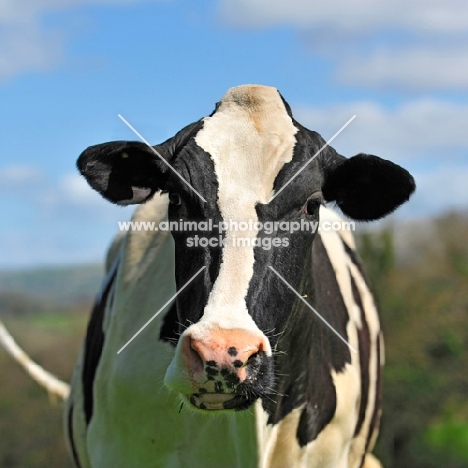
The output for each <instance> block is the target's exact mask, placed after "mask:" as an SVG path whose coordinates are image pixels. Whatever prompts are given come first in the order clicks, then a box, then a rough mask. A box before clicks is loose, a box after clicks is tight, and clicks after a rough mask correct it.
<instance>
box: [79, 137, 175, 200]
mask: <svg viewBox="0 0 468 468" xmlns="http://www.w3.org/2000/svg"><path fill="white" fill-rule="evenodd" d="M155 149H156V150H157V151H158V153H161V152H164V150H163V148H162V147H157V146H156V147H155ZM162 156H163V157H164V154H163V155H162ZM77 166H78V170H79V171H80V173H81V174H82V175H83V176H84V177H85V178H86V180H87V181H88V183H89V185H91V187H92V188H93V189H95V190H97V191H98V192H99V193H100V194H101V195H102V196H103V197H104V198H106V199H107V200H109V201H111V202H112V203H117V204H119V205H132V204H135V203H143V202H145V201H146V200H148V199H149V198H151V197H152V196H153V194H154V193H155V192H156V191H157V190H160V189H161V188H162V187H163V186H164V183H165V181H166V180H167V173H168V167H167V166H166V164H165V163H164V162H163V161H161V159H160V158H159V156H158V155H157V154H156V152H155V151H153V149H152V148H150V147H149V146H147V145H145V144H144V143H140V142H137V141H113V142H110V143H103V144H101V145H96V146H90V147H89V148H87V149H86V150H85V151H83V153H82V154H81V155H80V157H79V158H78V161H77Z"/></svg>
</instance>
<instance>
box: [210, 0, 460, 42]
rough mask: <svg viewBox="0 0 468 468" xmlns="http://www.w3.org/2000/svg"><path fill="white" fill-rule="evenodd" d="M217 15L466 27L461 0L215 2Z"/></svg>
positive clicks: (449, 29)
mask: <svg viewBox="0 0 468 468" xmlns="http://www.w3.org/2000/svg"><path fill="white" fill-rule="evenodd" d="M219 8H220V12H221V15H222V17H223V18H224V19H225V20H226V21H228V22H230V23H231V24H234V25H236V26H248V27H256V26H263V27H265V26H274V25H280V24H283V25H284V24H287V25H292V26H297V27H299V28H301V29H311V28H319V29H326V28H327V29H331V30H332V31H334V32H335V31H339V32H341V33H342V34H348V33H352V34H353V35H356V34H357V35H366V34H368V33H370V32H379V31H382V29H387V30H388V29H393V30H400V31H401V30H406V31H409V32H411V33H413V34H414V33H417V32H423V33H425V32H428V31H431V32H436V33H443V34H449V35H452V34H454V33H464V32H466V30H467V28H468V3H467V2H466V1H465V0H394V1H392V2H390V1H388V0H355V1H352V2H350V1H349V0H331V1H328V2H311V1H310V0H289V1H287V2H284V1H274V0H273V1H272V0H221V2H220V6H219Z"/></svg>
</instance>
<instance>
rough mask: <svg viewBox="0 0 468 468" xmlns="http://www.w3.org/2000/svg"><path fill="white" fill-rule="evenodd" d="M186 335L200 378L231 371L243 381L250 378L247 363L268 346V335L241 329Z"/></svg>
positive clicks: (193, 370) (192, 365)
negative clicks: (197, 335)
mask: <svg viewBox="0 0 468 468" xmlns="http://www.w3.org/2000/svg"><path fill="white" fill-rule="evenodd" d="M185 339H186V340H187V341H186V343H185V346H184V347H185V349H186V353H185V354H186V356H187V357H188V358H189V359H188V361H189V362H188V366H189V369H190V373H191V374H192V377H194V378H195V380H199V381H201V380H203V379H206V378H208V379H210V377H214V378H216V375H217V374H221V375H223V374H224V375H226V372H229V373H230V374H234V375H236V376H237V378H238V381H239V382H243V381H245V380H246V379H247V378H248V374H247V370H246V368H247V366H248V365H249V364H250V363H252V362H254V361H255V360H256V358H257V357H258V355H259V354H260V353H261V352H262V351H266V349H268V344H267V343H266V342H265V340H266V337H264V336H261V335H259V334H255V333H253V332H251V331H249V330H241V329H229V330H225V329H216V330H210V332H209V333H207V334H206V335H205V334H204V335H203V336H201V337H196V336H190V335H188V336H186V337H185ZM187 348H190V349H187Z"/></svg>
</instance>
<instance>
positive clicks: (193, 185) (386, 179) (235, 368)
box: [65, 85, 415, 468]
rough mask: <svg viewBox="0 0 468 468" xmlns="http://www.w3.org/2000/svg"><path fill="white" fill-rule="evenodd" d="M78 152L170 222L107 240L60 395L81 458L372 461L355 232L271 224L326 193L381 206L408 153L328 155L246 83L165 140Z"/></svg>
mask: <svg viewBox="0 0 468 468" xmlns="http://www.w3.org/2000/svg"><path fill="white" fill-rule="evenodd" d="M77 166H78V169H79V171H80V173H81V174H82V175H83V176H84V177H85V178H86V180H87V181H88V183H89V184H90V186H91V187H92V188H93V189H95V190H97V191H98V192H99V193H100V194H101V195H102V196H103V197H104V198H106V199H107V200H109V201H110V202H112V203H116V204H119V205H129V204H139V205H140V206H139V207H138V208H137V210H136V211H135V213H134V215H133V221H134V222H140V221H145V222H146V221H154V222H155V223H156V225H157V224H158V223H161V222H163V221H168V222H169V223H170V224H169V227H170V229H169V230H164V229H159V230H156V229H151V230H141V231H138V230H130V231H128V232H126V233H121V234H120V235H118V236H117V238H116V239H115V241H114V243H113V244H112V246H111V248H110V249H109V252H108V256H107V260H106V265H107V267H106V268H107V274H106V277H105V279H104V281H103V286H102V290H101V292H100V294H99V297H98V298H97V300H96V303H95V306H94V309H93V312H92V315H91V318H90V321H89V324H88V329H87V334H86V338H85V340H84V344H83V347H82V350H81V353H80V357H79V360H78V363H77V365H76V368H75V371H74V374H73V379H72V383H71V393H70V397H69V398H68V403H67V407H66V411H65V427H66V433H67V438H68V443H69V447H70V452H71V454H72V457H73V460H74V463H75V465H76V466H77V467H78V468H89V467H92V468H97V467H99V468H102V467H104V468H108V467H113V468H114V467H116V468H119V467H122V468H127V467H138V468H143V467H144V468H146V467H148V468H149V467H155V468H156V467H164V468H167V467H174V468H175V467H190V468H194V467H198V466H200V467H208V468H210V467H212V468H231V467H239V468H249V467H252V468H254V467H261V468H289V467H296V468H299V467H304V468H305V467H308V468H362V467H365V468H373V467H377V466H380V463H379V462H378V461H377V459H376V458H374V457H373V456H372V455H371V451H372V449H373V446H374V443H375V440H376V437H377V433H378V427H379V420H380V414H381V391H382V377H381V371H382V365H383V362H384V350H383V340H382V334H381V330H380V325H379V319H378V314H377V310H376V306H375V303H374V299H373V297H372V294H371V291H370V287H369V281H368V279H367V277H366V274H365V273H364V269H363V266H362V263H361V261H360V260H359V257H358V254H357V252H356V248H355V244H354V240H353V237H352V234H351V233H350V232H349V231H347V230H346V229H342V228H337V229H335V230H328V231H325V230H324V229H322V231H320V232H317V231H318V230H317V229H314V230H308V229H302V228H301V229H298V230H292V229H290V230H283V229H282V228H281V225H282V224H281V223H299V222H304V223H308V225H312V224H313V223H317V222H319V221H320V222H321V223H323V222H324V221H328V222H329V225H337V224H336V223H337V222H338V223H339V222H341V221H342V220H343V219H344V218H342V217H341V216H340V215H338V214H337V213H336V212H335V211H332V210H331V209H330V208H327V207H326V206H325V203H334V204H335V205H336V206H337V207H338V208H339V209H340V210H341V212H342V213H343V214H344V215H345V216H346V217H347V218H351V219H353V220H359V221H372V220H376V219H379V218H382V217H384V216H385V215H387V214H389V213H391V212H392V211H394V210H395V209H396V208H397V207H398V206H399V205H401V204H402V203H404V202H406V201H407V200H408V199H409V197H410V195H411V194H412V193H413V191H414V189H415V183H414V180H413V178H412V176H411V175H410V174H409V173H408V172H407V171H406V170H405V169H403V168H401V167H400V166H398V165H396V164H394V163H392V162H390V161H387V160H384V159H381V158H379V157H377V156H373V155H368V154H358V155H356V156H354V157H351V158H349V159H347V158H345V157H344V156H341V155H340V154H338V153H337V152H336V151H335V150H334V149H333V148H332V147H331V146H329V145H327V144H326V142H325V141H324V140H323V138H322V137H321V136H320V135H319V134H318V133H316V132H313V131H311V130H308V129H307V128H305V127H303V126H302V125H301V124H299V123H298V122H297V121H296V120H295V119H294V118H293V115H292V112H291V109H290V107H289V105H288V104H287V102H286V101H285V100H284V99H283V97H282V96H281V94H280V93H279V92H278V90H277V89H275V88H272V87H268V86H259V85H243V86H238V87H235V88H231V89H230V90H228V92H227V93H226V94H225V96H224V97H223V98H222V99H221V100H220V101H219V102H218V103H217V104H216V107H215V110H214V111H213V112H212V113H211V114H210V115H209V116H208V117H205V118H202V119H200V120H198V121H196V122H194V123H192V124H190V125H188V126H187V127H185V128H183V129H182V130H181V131H179V132H178V133H177V134H176V135H175V136H174V137H172V138H170V139H168V140H167V141H165V142H164V143H162V144H159V145H156V146H154V147H150V146H149V145H146V144H144V143H141V142H136V141H114V142H109V143H104V144H99V145H95V146H91V147H89V148H88V149H86V150H85V151H84V152H83V153H82V154H81V155H80V157H79V159H78V161H77ZM181 221H196V222H197V223H199V224H197V231H196V232H189V231H184V230H179V229H176V225H177V223H179V222H181ZM208 221H209V222H210V223H209V228H207V229H202V228H201V227H200V224H201V223H203V222H205V224H206V223H207V222H208ZM242 222H244V226H248V227H247V228H246V229H243V230H242V229H241V223H242ZM228 223H229V224H230V227H229V228H228V229H226V228H225V227H226V225H227V224H228ZM236 223H237V224H236ZM249 223H250V224H249ZM267 223H270V225H272V226H273V229H270V230H267V229H266V228H265V226H267ZM275 223H276V224H275ZM166 225H167V224H166ZM171 226H172V227H171ZM301 226H302V225H301ZM195 235H198V236H199V238H200V239H201V238H202V236H204V238H205V239H206V242H205V243H201V242H200V243H199V244H198V245H195V246H194V245H193V239H194V238H195ZM240 237H243V238H244V240H245V239H246V240H247V241H246V242H244V243H242V244H239V243H236V242H235V241H236V239H238V238H240ZM163 305H164V306H166V307H165V308H164V309H163V311H162V312H161V313H157V312H159V311H160V309H161V308H162V307H163ZM145 324H146V325H147V326H146V327H143V325H145ZM137 333H139V334H138V335H137V336H136V337H135V335H136V334H137ZM132 337H134V339H133V341H130V342H129V340H131V338H132Z"/></svg>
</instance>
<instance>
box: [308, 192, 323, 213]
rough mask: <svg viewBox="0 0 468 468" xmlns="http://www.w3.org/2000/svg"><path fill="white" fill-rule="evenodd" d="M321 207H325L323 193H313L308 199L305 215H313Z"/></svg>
mask: <svg viewBox="0 0 468 468" xmlns="http://www.w3.org/2000/svg"><path fill="white" fill-rule="evenodd" d="M320 205H323V195H322V192H316V193H313V194H312V195H311V196H310V197H309V198H308V199H307V203H306V204H305V207H304V212H305V214H308V215H313V214H314V213H315V212H316V211H317V210H318V208H319V207H320Z"/></svg>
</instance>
